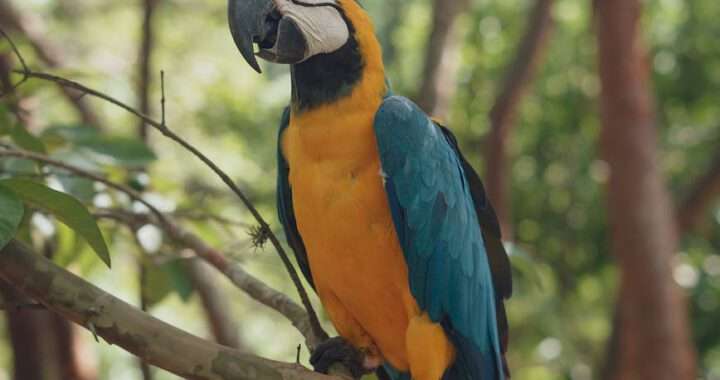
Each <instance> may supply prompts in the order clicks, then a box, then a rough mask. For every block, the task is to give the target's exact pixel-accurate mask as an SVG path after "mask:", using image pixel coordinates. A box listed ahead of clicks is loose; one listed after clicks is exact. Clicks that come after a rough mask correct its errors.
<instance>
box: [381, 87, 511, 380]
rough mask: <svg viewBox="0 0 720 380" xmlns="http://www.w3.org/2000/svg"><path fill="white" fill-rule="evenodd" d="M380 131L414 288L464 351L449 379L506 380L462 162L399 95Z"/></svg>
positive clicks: (384, 112)
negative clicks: (504, 379) (503, 379)
mask: <svg viewBox="0 0 720 380" xmlns="http://www.w3.org/2000/svg"><path fill="white" fill-rule="evenodd" d="M375 133H376V138H377V142H378V148H379V151H380V158H381V162H382V166H383V171H384V172H385V174H386V175H387V180H386V191H387V193H388V201H389V203H390V207H391V209H392V215H393V222H394V223H395V228H396V230H397V234H398V237H399V238H400V244H401V246H402V247H403V252H404V254H405V259H406V262H407V265H408V275H409V281H410V288H411V291H412V293H413V295H414V296H415V298H416V300H417V302H418V305H419V306H420V307H421V308H422V309H423V310H425V311H426V312H428V315H429V316H430V318H431V319H432V320H434V321H436V322H438V323H442V324H443V326H444V327H445V329H446V331H447V332H448V335H449V336H450V337H451V339H452V340H453V342H454V343H455V346H456V348H457V349H458V351H459V352H458V360H456V363H455V364H454V365H453V367H452V368H451V369H450V370H448V372H447V374H446V376H445V379H446V380H461V379H462V380H469V379H490V380H494V379H502V378H503V374H502V370H501V368H502V367H501V366H502V359H501V347H500V343H499V338H498V328H497V322H496V321H495V316H496V311H495V307H496V305H495V300H496V297H495V293H494V289H493V279H492V276H491V273H490V267H489V264H488V258H487V252H486V251H485V244H484V242H483V235H482V233H481V230H480V228H478V226H479V221H478V215H477V214H476V212H475V205H474V204H473V197H472V194H471V191H470V189H469V184H468V182H467V179H466V175H465V173H464V170H463V163H464V161H462V159H461V157H459V156H458V153H457V152H456V151H455V148H454V145H452V144H451V143H450V141H448V140H447V137H446V136H445V134H444V132H443V131H442V130H441V129H440V128H439V127H438V126H436V125H435V124H434V123H433V122H432V121H431V120H430V119H429V118H428V117H427V116H426V115H425V114H424V113H423V112H422V111H421V110H420V109H419V108H418V107H417V106H416V105H414V104H413V103H412V102H411V101H409V100H408V99H405V98H402V97H396V96H391V97H388V98H386V99H385V101H384V103H383V105H382V106H381V108H380V110H379V111H378V113H377V115H376V117H375Z"/></svg>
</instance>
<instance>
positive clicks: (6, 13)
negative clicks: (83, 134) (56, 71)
mask: <svg viewBox="0 0 720 380" xmlns="http://www.w3.org/2000/svg"><path fill="white" fill-rule="evenodd" d="M0 25H1V26H2V27H3V28H11V29H12V30H14V31H15V32H18V33H21V34H23V35H24V36H25V38H26V39H27V40H28V42H30V45H31V46H32V47H33V49H35V53H36V54H37V56H38V57H39V58H40V60H41V61H42V62H43V63H44V64H45V65H47V66H48V67H50V68H58V67H61V66H62V65H63V58H62V54H61V51H60V47H58V46H56V45H55V44H53V43H52V42H51V41H50V40H48V39H46V37H45V35H46V33H45V30H44V26H43V22H42V20H41V19H40V18H38V17H35V16H34V15H30V14H22V13H20V11H19V10H18V9H16V8H15V7H14V6H13V5H12V3H11V1H10V0H0ZM6 32H8V30H6ZM59 89H60V91H61V92H62V93H63V95H64V96H65V98H66V99H67V100H68V102H70V104H72V106H73V107H74V108H75V110H76V111H77V112H78V114H79V115H80V118H81V119H82V121H83V123H85V124H87V125H89V126H93V127H96V128H99V127H100V120H99V118H98V116H97V115H96V114H95V112H94V111H93V110H92V108H91V107H90V105H89V104H88V102H87V100H86V98H83V97H82V94H80V93H79V92H78V91H76V90H73V89H71V88H69V87H64V86H60V87H59Z"/></svg>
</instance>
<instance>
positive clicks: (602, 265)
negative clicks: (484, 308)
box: [0, 0, 720, 380]
mask: <svg viewBox="0 0 720 380" xmlns="http://www.w3.org/2000/svg"><path fill="white" fill-rule="evenodd" d="M13 3H14V4H15V5H17V6H18V7H20V8H21V9H22V10H23V11H24V12H32V13H35V14H36V15H38V16H40V18H41V19H42V20H43V22H44V23H45V24H46V25H45V27H46V29H47V33H46V34H45V35H46V37H47V38H48V39H50V40H52V41H54V42H56V43H58V44H60V46H62V54H63V56H64V59H65V62H66V67H64V68H63V69H61V70H59V73H61V74H63V75H68V76H72V77H73V78H74V79H78V80H80V81H81V82H83V83H85V84H87V85H90V86H91V87H94V88H98V89H100V90H102V91H105V92H107V93H110V94H113V95H114V96H116V97H118V98H120V99H124V100H127V101H128V102H130V103H132V102H135V101H137V97H136V94H135V90H134V88H135V87H136V86H135V82H136V79H137V78H136V71H137V59H136V55H137V50H138V46H137V45H138V40H139V32H140V24H139V23H140V20H141V8H140V4H139V2H108V1H101V0H30V1H18V0H16V1H14V2H13ZM363 4H364V5H365V7H366V8H367V9H368V10H369V11H370V13H371V14H372V15H373V18H374V20H375V21H376V27H377V31H378V34H379V36H380V38H381V40H382V43H383V46H384V49H385V55H386V62H387V66H388V76H389V78H390V80H391V82H392V84H393V87H394V89H395V92H397V93H400V94H405V95H412V94H414V92H415V91H417V89H418V87H419V84H420V83H419V82H420V81H419V76H420V73H421V70H422V65H421V64H420V62H422V59H423V57H424V52H423V49H424V46H425V41H426V39H427V36H428V33H429V31H430V28H429V25H428V24H429V22H430V20H431V8H430V4H429V1H427V0H415V1H400V0H385V1H380V0H365V1H363ZM532 5H533V2H532V1H531V0H506V1H501V0H474V3H473V8H472V11H471V12H469V14H467V15H466V16H465V17H464V18H463V20H462V29H463V31H464V37H463V38H464V40H463V45H462V65H461V72H460V76H459V81H458V93H457V96H456V99H455V101H454V102H453V108H452V115H451V118H450V125H451V127H452V129H453V130H454V131H455V132H456V134H457V135H458V137H459V140H460V142H461V144H462V146H463V148H464V151H465V152H467V155H468V156H469V159H470V160H471V162H472V163H473V164H474V165H475V167H476V168H478V169H480V170H481V171H482V166H483V165H482V164H483V160H482V151H483V142H484V140H483V138H484V136H485V135H486V134H487V132H488V128H489V122H488V118H487V115H488V112H489V109H490V107H491V106H492V104H493V101H494V96H495V95H496V93H497V90H498V86H500V82H501V79H502V77H503V73H504V70H505V68H506V66H507V63H508V62H509V61H510V60H511V59H512V57H513V55H514V54H515V48H516V45H517V42H518V40H519V38H520V37H521V35H522V33H523V31H524V28H525V26H526V21H527V17H526V16H527V13H528V11H529V9H530V7H531V6H532ZM645 5H646V13H645V17H644V19H643V26H644V27H643V33H644V37H645V40H646V41H647V43H648V45H649V50H650V54H649V62H648V64H649V67H650V69H651V70H652V77H653V80H654V88H655V96H656V98H657V112H658V127H659V129H660V137H661V147H660V148H661V160H662V166H663V168H664V172H665V174H666V175H667V180H668V184H669V186H670V188H671V190H672V193H673V196H674V197H675V199H676V200H678V202H679V201H680V200H681V199H683V197H684V196H685V195H686V194H687V192H688V190H689V188H690V187H691V186H692V184H693V182H694V180H695V179H696V178H698V176H699V175H701V174H702V173H703V172H704V171H705V170H706V169H707V166H708V165H709V163H710V160H711V159H712V157H713V156H714V155H715V154H716V153H717V152H718V151H719V150H720V149H719V147H720V108H718V107H717V105H718V104H720V44H718V43H717V41H719V40H720V24H719V23H717V20H718V19H720V3H718V2H716V1H711V0H696V1H681V0H661V1H656V2H646V3H645ZM554 16H555V19H556V25H555V29H554V31H553V32H552V35H551V38H550V43H549V46H548V51H547V52H546V54H545V61H544V63H543V65H542V66H541V67H540V70H539V72H538V75H537V78H536V79H535V81H534V82H533V83H532V84H531V85H530V86H529V88H528V91H529V94H528V97H527V98H526V99H525V101H524V102H523V104H522V107H521V110H520V113H519V115H518V118H517V124H518V125H517V129H516V130H515V132H514V134H513V136H512V140H511V146H510V149H509V151H510V153H511V160H512V161H511V162H512V166H511V168H512V170H511V171H510V172H509V173H508V175H509V176H510V178H511V182H512V211H513V217H512V222H513V224H514V225H515V228H516V234H517V241H516V242H515V243H514V244H513V246H512V249H511V252H512V260H513V262H514V267H515V269H516V274H517V276H516V278H517V280H516V287H515V295H514V297H513V298H512V300H511V302H509V316H510V321H511V346H510V347H511V348H510V354H509V361H510V364H511V367H513V369H514V377H515V378H518V379H539V380H544V379H575V380H584V379H591V378H599V373H600V370H601V368H602V366H603V365H604V360H605V354H606V340H607V337H608V335H609V334H610V331H611V329H612V325H611V321H612V313H613V305H614V299H615V290H616V278H617V274H616V270H615V268H614V266H613V259H612V258H611V257H610V256H609V254H608V252H609V244H608V236H607V233H608V225H607V223H606V215H605V214H606V211H605V206H604V205H605V199H604V184H605V182H606V180H607V176H608V168H607V165H606V164H605V163H604V162H603V161H601V160H600V159H599V158H598V149H597V145H598V143H597V140H598V135H599V129H600V123H599V119H598V105H597V100H598V99H597V98H598V92H599V83H598V79H597V77H596V75H595V71H596V64H595V47H594V45H595V36H594V32H593V23H592V9H591V2H590V1H585V2H580V1H576V0H558V1H557V2H556V6H555V10H554ZM156 27H157V36H158V42H157V48H156V50H155V52H154V61H155V68H154V71H156V72H159V70H160V69H161V68H162V69H163V70H165V72H166V85H167V104H168V114H167V117H168V124H169V126H170V128H172V129H173V130H174V131H176V132H177V133H179V134H181V135H182V136H184V137H186V138H188V139H189V140H191V141H192V142H193V143H194V144H195V145H197V146H198V147H199V148H200V149H201V150H202V151H204V152H205V153H207V154H209V155H210V156H211V158H212V159H213V160H215V161H216V162H217V163H218V164H219V165H220V166H221V167H222V168H224V169H226V170H227V171H228V172H229V173H230V174H231V175H232V177H233V178H234V179H235V180H237V181H238V182H239V183H240V184H241V186H242V187H243V188H245V189H248V191H249V194H251V197H252V199H253V200H254V201H255V202H257V204H258V206H259V209H260V211H261V212H262V213H263V215H265V216H266V217H268V218H269V219H270V220H271V221H272V223H271V224H272V225H273V226H276V228H277V226H278V223H277V222H276V220H275V212H274V193H273V191H274V183H275V149H276V145H275V138H276V137H275V135H276V133H277V128H276V126H277V124H278V121H279V118H280V114H281V111H282V108H283V107H284V106H285V105H286V104H287V102H288V99H289V73H288V70H287V68H286V67H282V66H269V65H266V66H265V72H266V74H265V75H263V76H259V75H256V74H255V73H254V72H253V71H252V70H251V69H250V68H249V67H247V65H245V64H244V62H243V61H242V60H241V58H240V56H239V54H238V53H237V51H236V49H235V47H234V45H233V44H232V41H231V38H230V35H229V33H228V30H227V27H226V24H225V2H224V1H222V0H210V1H205V2H195V1H189V0H174V1H166V2H163V3H162V5H161V7H160V8H159V13H158V18H157V23H156ZM15 38H16V40H17V42H18V44H19V47H20V48H21V49H22V51H23V52H25V55H26V58H27V59H28V60H29V62H30V63H31V65H33V66H37V67H41V66H42V64H41V63H40V62H39V61H38V59H37V57H35V56H34V55H33V53H32V51H33V49H32V48H31V46H29V45H28V44H27V42H26V41H24V40H23V39H22V37H21V36H15ZM0 51H8V46H7V44H5V43H4V42H3V43H0ZM19 95H21V96H23V97H26V98H27V99H26V101H25V106H26V107H27V108H28V110H29V111H30V115H31V118H32V122H31V123H29V125H28V126H19V124H17V123H16V122H15V119H14V118H13V116H12V115H11V114H10V113H9V112H7V110H6V109H3V108H0V135H6V136H5V137H3V138H2V139H3V141H4V142H10V141H13V142H14V143H15V144H17V145H19V146H23V147H25V148H27V149H31V150H35V151H44V150H46V149H47V151H48V152H49V153H50V154H51V155H52V156H53V157H56V158H58V159H62V160H65V161H67V162H71V163H74V164H77V165H81V166H83V167H85V168H88V169H90V170H98V171H102V172H105V173H107V174H108V175H109V176H110V177H111V178H113V179H114V180H118V181H122V182H124V183H127V184H129V185H132V186H134V187H136V188H139V189H147V190H146V193H147V194H148V197H149V198H150V199H152V200H153V203H154V204H156V205H158V207H160V208H161V209H163V210H164V211H168V212H173V213H176V214H177V216H178V218H180V219H181V220H183V222H184V224H186V225H188V226H189V227H191V228H192V229H193V230H195V231H197V232H198V233H199V234H200V235H201V236H202V237H203V238H204V239H206V240H208V241H209V242H211V243H212V244H215V245H216V246H218V247H221V248H223V249H225V250H226V251H229V252H233V253H234V256H233V259H236V260H239V261H242V262H243V264H244V265H245V266H247V267H248V268H249V270H251V271H252V272H253V273H256V274H258V275H259V276H260V277H261V278H263V279H266V280H267V281H268V282H269V283H270V284H271V285H273V286H275V287H278V288H280V289H283V290H285V291H286V293H287V294H289V295H291V296H293V297H295V291H294V289H293V288H292V286H291V285H290V284H289V281H288V280H287V278H286V275H285V273H284V271H283V270H282V269H281V266H280V264H279V261H278V259H277V258H276V255H275V254H274V253H273V252H271V250H270V249H267V250H259V249H255V248H253V246H252V244H251V241H250V240H251V237H250V236H248V233H247V230H248V229H249V228H248V226H249V225H252V220H251V218H250V217H249V215H248V213H247V211H246V210H244V209H243V207H242V205H241V204H240V202H238V201H237V200H236V199H235V198H233V197H232V196H231V195H230V194H229V192H228V191H226V190H225V189H224V188H223V187H222V185H221V184H220V183H219V181H218V180H217V179H216V178H215V177H213V176H212V175H211V174H210V173H209V171H208V170H205V169H204V168H203V167H202V166H200V164H198V163H197V162H196V161H195V160H193V159H191V158H190V157H189V156H188V154H187V153H185V152H183V151H182V150H180V149H179V148H178V147H177V146H175V145H173V144H172V143H170V142H168V141H166V140H164V139H163V138H162V137H161V136H159V135H158V134H154V133H152V134H151V139H150V142H149V145H150V146H151V147H152V149H149V148H148V147H146V146H144V145H143V144H140V143H138V142H137V140H135V139H134V136H135V135H136V128H137V121H136V120H135V119H134V118H133V117H132V116H131V115H128V114H126V113H125V112H124V111H122V110H118V109H117V108H114V107H113V106H111V105H109V104H106V103H103V102H100V101H97V100H91V104H92V106H93V108H94V109H95V110H97V112H98V113H99V114H100V116H101V118H102V120H103V123H102V128H103V132H102V133H99V132H98V131H94V130H90V129H89V128H88V127H84V126H80V125H78V124H77V116H76V115H75V113H74V111H73V109H72V108H71V106H69V105H68V103H67V102H66V101H65V100H64V98H62V97H61V96H60V93H59V91H58V90H57V89H56V88H55V87H54V86H52V85H48V84H44V83H40V82H37V81H31V82H29V83H28V84H27V85H25V86H23V87H22V88H21V89H20V94H19ZM152 95H153V99H157V104H156V105H157V106H156V110H157V109H158V108H159V98H160V96H159V95H160V94H159V83H158V81H157V80H156V81H154V82H153V86H152ZM155 114H158V113H157V112H155ZM25 127H28V128H25ZM148 164H149V165H150V166H149V167H148V172H147V175H145V174H142V173H140V174H139V173H138V172H137V171H136V170H135V169H136V168H137V167H142V166H146V165H148ZM0 167H1V169H0V170H2V171H3V172H4V176H7V175H9V174H12V173H16V172H18V171H19V172H26V173H28V174H33V173H34V174H35V175H37V174H38V173H39V170H40V169H39V168H37V167H36V166H35V165H33V164H32V163H28V162H26V161H22V160H10V159H7V160H3V162H2V163H1V165H0ZM43 173H46V174H47V176H48V182H49V184H50V185H52V187H53V188H57V189H64V190H65V191H67V192H70V193H72V194H73V195H74V196H76V197H77V198H78V199H81V200H83V201H85V202H86V204H90V205H93V208H112V207H131V208H132V207H137V205H133V204H132V202H130V201H129V200H128V199H126V198H125V197H123V196H121V195H120V194H117V193H114V192H112V191H109V190H108V189H106V188H104V187H102V186H97V185H93V184H92V183H90V182H88V181H85V180H77V179H74V180H73V179H69V178H66V176H63V175H62V174H63V173H61V172H49V173H47V172H43ZM0 174H2V173H0ZM208 215H215V216H221V217H222V218H223V219H230V220H235V221H240V222H241V223H227V221H221V220H219V218H214V219H213V218H208ZM24 226H25V227H24V229H22V230H21V233H23V234H24V236H26V237H27V239H31V240H33V241H37V240H38V236H40V237H43V236H44V237H46V238H48V237H49V238H51V240H53V241H54V242H55V246H56V248H57V249H56V251H57V252H56V256H55V260H56V261H57V262H59V263H62V264H63V265H67V266H68V267H69V268H71V269H73V270H74V271H76V272H78V273H81V274H83V275H84V276H85V277H87V278H89V279H91V280H93V281H94V282H95V283H97V284H98V285H99V286H101V287H104V288H106V289H109V290H111V291H112V292H113V293H114V294H116V295H118V296H120V297H122V298H124V299H126V300H128V301H129V302H133V303H135V304H137V303H138V302H139V300H138V294H139V291H138V289H137V288H138V268H139V267H140V266H139V265H138V264H137V262H138V260H139V258H140V257H145V259H143V261H142V262H143V265H145V266H146V268H149V269H148V270H149V272H150V273H151V276H150V277H151V281H149V282H150V283H151V284H153V285H152V286H151V289H149V291H146V292H145V294H146V296H148V297H149V298H150V299H151V301H152V303H153V304H154V306H153V308H152V309H151V311H152V312H153V313H154V314H155V315H157V316H158V317H160V318H163V319H165V320H167V321H169V322H171V323H174V324H176V325H178V326H180V327H182V328H184V329H187V330H189V331H192V332H195V333H198V334H201V335H206V336H207V335H209V333H208V330H207V327H206V326H205V322H204V317H203V315H202V313H201V309H200V306H199V302H197V297H195V296H193V295H192V294H191V289H188V288H187V285H188V284H187V279H186V277H185V274H184V272H183V270H182V267H181V266H180V265H179V262H177V261H173V260H174V259H175V258H177V256H176V255H175V254H176V253H177V252H173V251H172V250H171V249H170V248H169V247H167V246H166V245H165V244H164V242H163V241H162V237H161V236H159V234H158V232H157V231H156V230H154V229H153V228H152V227H150V226H144V227H143V228H140V229H139V230H138V231H137V232H136V233H133V232H131V231H129V230H128V229H126V228H122V227H119V226H118V225H117V224H115V223H113V222H112V221H107V220H103V221H101V227H102V230H103V235H104V236H105V237H106V240H107V242H108V245H109V246H110V252H111V253H112V256H113V262H114V266H113V270H112V271H108V270H107V269H106V268H104V267H103V266H101V265H98V263H99V260H97V258H96V257H94V256H93V253H92V250H91V249H90V248H89V247H88V246H87V245H86V244H85V243H84V242H83V241H82V239H78V237H77V236H76V235H75V234H74V233H73V231H72V230H70V229H68V228H67V227H64V226H63V225H61V224H56V223H55V222H54V220H53V219H52V218H51V217H48V216H46V215H44V214H41V213H37V212H36V213H33V214H32V216H30V215H26V219H25V223H24ZM681 243H682V244H681V246H680V253H679V255H678V259H677V266H676V270H675V276H674V277H675V280H676V281H677V282H678V283H679V284H681V285H682V286H683V287H684V288H685V289H686V292H687V294H688V296H689V300H690V302H689V304H690V309H691V311H690V314H691V317H692V324H693V329H694V333H695V342H696V344H697V349H698V352H699V354H700V363H699V364H700V366H701V368H702V375H703V377H704V378H707V379H720V329H717V327H716V324H717V323H716V321H717V319H718V317H719V315H720V204H718V203H717V202H716V203H715V204H714V206H713V208H711V209H709V210H707V215H706V218H705V220H704V222H703V223H701V224H700V226H699V227H698V228H697V229H696V231H694V232H693V233H691V234H689V235H687V236H684V237H683V239H682V242H681ZM223 286H224V287H225V288H227V289H228V294H229V295H230V297H231V299H229V300H228V306H227V307H228V308H230V309H231V310H232V312H233V315H235V316H237V319H238V320H239V321H240V323H239V325H240V326H242V331H241V334H242V335H243V338H244V341H245V342H246V344H248V345H249V346H250V347H249V348H250V349H251V350H253V351H255V352H257V353H258V354H260V355H264V356H268V357H272V358H275V359H279V360H287V361H293V360H294V359H295V347H296V345H297V344H298V343H300V342H301V340H302V339H301V338H300V336H299V335H298V334H297V332H296V331H294V330H293V328H292V326H290V324H289V323H287V322H286V321H285V320H283V319H282V318H280V317H278V316H277V315H276V314H275V313H274V312H272V311H267V310H265V309H263V308H260V307H258V306H257V304H255V303H254V302H252V301H250V300H248V299H247V297H246V296H244V295H242V294H241V293H240V292H238V291H237V290H234V289H232V287H231V286H229V285H228V284H227V283H226V282H223ZM183 300H187V301H188V302H187V303H182V302H183ZM0 324H2V323H1V322H0ZM0 334H2V333H0ZM0 338H1V337H0ZM88 339H92V338H91V337H90V338H88ZM3 340H4V339H3ZM0 346H2V345H0ZM98 349H99V351H100V353H101V356H100V369H101V371H102V374H103V377H104V378H137V372H136V371H137V369H136V368H135V364H134V362H133V361H132V359H131V358H130V357H129V356H128V355H126V354H124V353H122V352H121V351H120V350H118V349H115V348H111V347H108V346H106V345H98ZM305 356H306V355H305ZM8 360H9V353H8V351H7V348H6V347H0V378H3V376H7V373H6V372H5V371H6V370H4V369H3V368H8V365H7V364H8ZM159 378H165V379H170V378H174V377H172V376H171V375H169V374H165V373H163V374H162V375H161V376H160V377H159Z"/></svg>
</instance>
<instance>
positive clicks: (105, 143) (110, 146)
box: [43, 126, 157, 167]
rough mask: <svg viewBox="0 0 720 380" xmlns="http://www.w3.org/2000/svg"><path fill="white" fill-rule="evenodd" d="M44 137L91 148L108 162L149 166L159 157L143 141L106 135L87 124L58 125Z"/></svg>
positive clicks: (53, 142)
mask: <svg viewBox="0 0 720 380" xmlns="http://www.w3.org/2000/svg"><path fill="white" fill-rule="evenodd" d="M43 139H44V140H45V141H47V142H48V143H49V144H53V145H57V144H58V141H65V142H68V143H71V144H73V145H74V146H75V147H78V148H84V149H86V150H90V151H92V152H93V153H95V154H97V155H99V156H101V159H105V160H106V161H109V162H107V163H108V164H111V165H117V166H126V167H142V166H147V165H149V164H150V163H152V162H153V161H155V160H156V159H157V156H156V155H155V153H153V151H152V150H151V149H150V147H148V146H147V144H145V143H144V142H143V141H141V140H139V139H136V138H130V137H121V136H106V135H103V134H101V133H100V132H99V131H98V130H97V129H94V128H90V127H85V126H57V127H52V128H49V129H48V130H47V131H45V132H44V133H43Z"/></svg>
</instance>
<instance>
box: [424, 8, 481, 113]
mask: <svg viewBox="0 0 720 380" xmlns="http://www.w3.org/2000/svg"><path fill="white" fill-rule="evenodd" d="M433 4H434V5H433V23H432V31H431V32H430V39H429V40H428V44H427V48H426V50H425V68H424V70H423V82H422V85H421V86H420V93H419V94H418V96H417V102H418V105H420V107H421V108H422V109H424V110H425V112H427V113H429V114H430V115H432V116H435V117H439V118H444V117H447V113H448V110H449V107H450V100H452V97H453V95H454V94H455V87H456V86H455V82H456V76H457V70H458V67H459V62H458V61H459V57H458V55H459V51H460V38H458V35H457V34H458V33H457V20H458V18H459V16H460V15H461V14H462V12H464V11H465V10H466V9H467V8H468V6H469V5H470V1H469V0H434V2H433Z"/></svg>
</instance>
